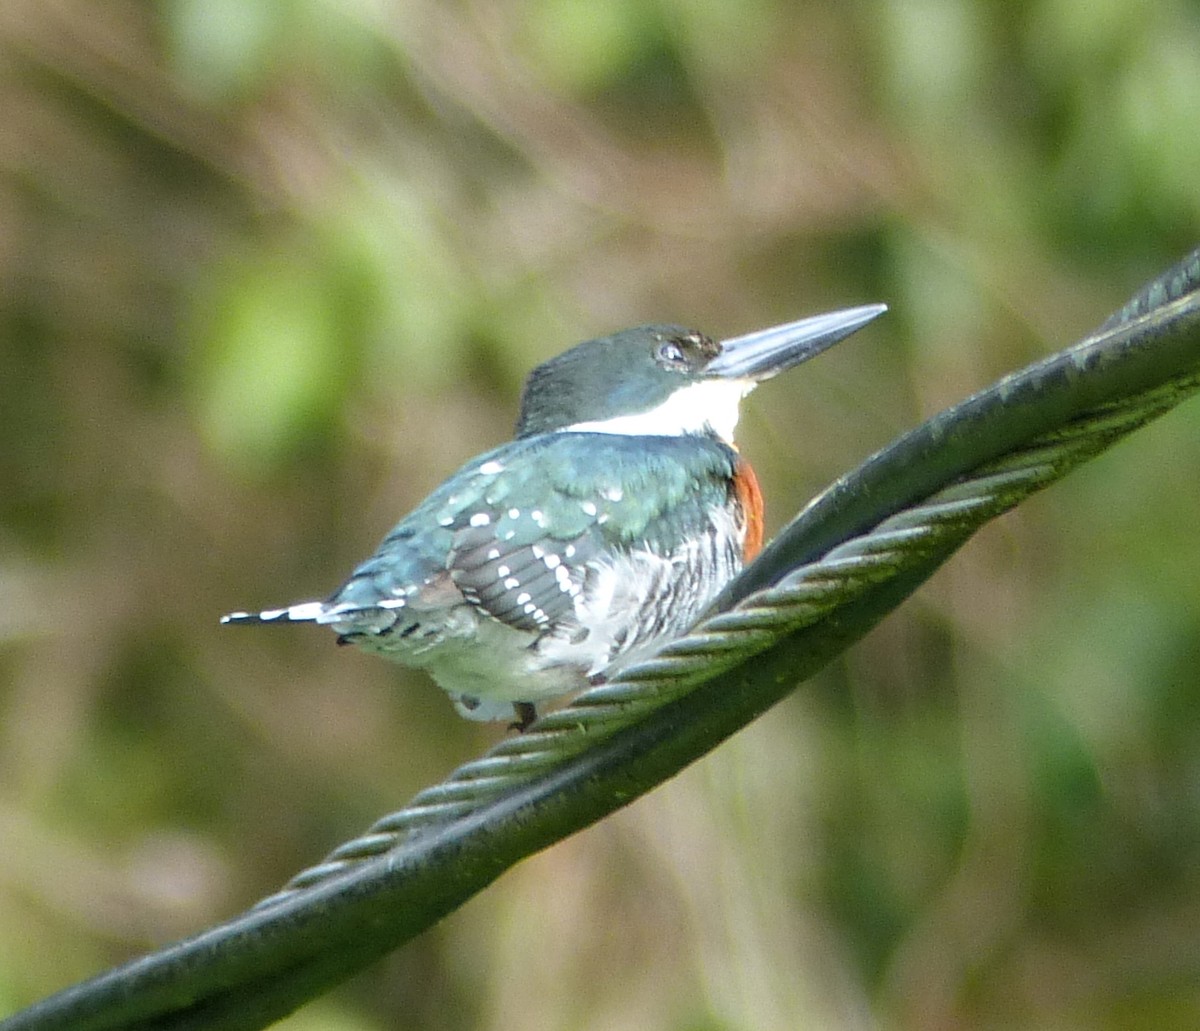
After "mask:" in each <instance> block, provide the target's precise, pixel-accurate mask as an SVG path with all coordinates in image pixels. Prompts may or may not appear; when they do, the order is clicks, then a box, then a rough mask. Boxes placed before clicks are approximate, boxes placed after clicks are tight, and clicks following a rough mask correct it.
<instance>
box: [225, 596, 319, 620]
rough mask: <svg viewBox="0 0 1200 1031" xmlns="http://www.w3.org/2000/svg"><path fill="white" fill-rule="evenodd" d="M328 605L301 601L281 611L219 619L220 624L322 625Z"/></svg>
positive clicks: (240, 613)
mask: <svg viewBox="0 0 1200 1031" xmlns="http://www.w3.org/2000/svg"><path fill="white" fill-rule="evenodd" d="M328 614H329V605H328V604H326V603H325V602H323V601H302V602H300V603H299V604H297V605H288V606H287V607H286V608H282V609H264V610H263V611H262V612H231V613H229V615H227V616H222V617H221V622H222V623H289V622H290V623H324V622H327V618H326V617H327V616H328Z"/></svg>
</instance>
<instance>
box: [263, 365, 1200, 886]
mask: <svg viewBox="0 0 1200 1031" xmlns="http://www.w3.org/2000/svg"><path fill="white" fill-rule="evenodd" d="M1198 388H1200V373H1197V374H1194V375H1192V376H1190V377H1186V378H1183V379H1179V380H1175V381H1172V382H1171V383H1169V384H1167V385H1165V386H1161V387H1158V388H1156V389H1154V390H1149V391H1146V392H1144V393H1141V394H1138V395H1135V396H1133V397H1130V398H1126V399H1124V400H1122V401H1120V402H1118V403H1113V404H1106V405H1101V406H1099V407H1097V408H1096V409H1095V410H1093V411H1092V412H1089V413H1087V414H1086V415H1085V416H1083V417H1081V418H1078V419H1075V420H1073V421H1072V422H1070V423H1069V424H1067V425H1066V426H1065V427H1062V428H1059V429H1057V430H1055V431H1053V432H1051V433H1047V434H1045V435H1043V436H1041V437H1039V438H1037V439H1035V440H1033V441H1032V442H1030V443H1029V444H1028V445H1026V446H1024V447H1021V448H1018V449H1016V450H1014V451H1012V452H1010V453H1009V454H1007V455H1005V456H1003V457H1001V458H1000V459H997V460H996V461H993V462H989V463H987V464H986V465H983V466H981V467H980V468H979V469H978V470H977V471H976V472H975V473H973V474H972V475H969V476H967V477H964V478H962V479H960V480H959V481H958V482H956V483H954V484H952V485H950V486H948V487H946V488H944V489H942V490H939V491H937V492H936V493H935V494H933V495H931V496H930V497H928V498H927V499H925V500H924V501H923V502H920V503H919V504H916V505H913V506H911V507H908V508H905V509H902V510H901V511H899V512H897V513H896V514H894V515H892V516H890V517H889V518H887V519H884V520H883V521H882V522H880V523H879V524H877V525H876V526H875V527H874V528H873V529H871V530H869V531H868V532H866V533H863V534H859V535H856V536H853V537H851V538H850V539H848V540H847V541H845V542H844V543H842V544H840V545H838V546H837V547H835V548H833V549H831V550H830V551H829V552H827V553H826V554H825V555H824V556H823V557H822V558H820V559H819V560H817V561H814V562H810V563H807V564H805V565H802V566H800V567H799V568H797V569H795V570H794V571H792V572H791V573H789V574H787V575H786V576H785V577H783V579H782V580H781V581H780V582H779V583H778V584H777V585H776V586H773V587H768V588H766V589H763V590H760V591H757V592H755V593H753V594H751V595H749V596H748V597H747V598H746V599H745V600H743V601H742V602H740V603H738V604H737V605H736V606H734V607H733V608H732V609H729V610H728V611H723V612H718V613H716V614H714V615H710V616H708V617H707V618H704V619H701V620H700V622H698V623H697V624H696V626H695V627H694V628H693V629H692V630H691V631H690V632H688V633H687V634H685V635H684V636H682V637H679V638H675V639H673V640H671V641H669V642H667V643H665V644H664V645H663V646H662V647H660V648H659V649H658V650H657V651H656V652H655V653H654V654H653V655H652V656H651V657H650V658H648V659H646V660H645V661H642V662H639V663H636V664H634V665H631V666H629V667H627V668H626V669H623V670H621V671H620V672H619V673H618V674H617V675H616V676H615V677H614V678H613V679H612V680H610V681H608V682H607V683H605V684H602V685H600V686H598V687H593V688H591V689H589V690H587V691H585V692H584V693H582V694H580V695H579V696H578V697H577V698H575V699H574V700H573V701H572V702H571V703H570V704H569V705H567V706H565V707H564V708H562V709H559V710H557V711H556V712H552V713H550V714H549V715H547V716H544V717H542V718H541V719H539V720H538V721H537V722H536V723H535V724H534V725H533V727H531V728H530V729H529V730H528V731H527V732H526V733H524V734H522V735H520V736H517V737H511V738H508V739H506V740H504V741H502V742H500V743H499V744H497V745H495V746H494V747H493V748H492V749H490V750H489V751H488V752H486V753H485V754H484V755H483V756H481V757H480V758H478V759H475V760H473V761H471V762H468V763H466V764H465V765H463V766H460V767H459V768H458V769H457V770H455V771H454V772H453V773H452V774H450V776H449V777H447V778H446V780H444V781H443V782H442V783H440V784H436V785H434V786H432V787H429V788H426V789H425V790H423V791H421V792H420V793H419V794H417V795H416V796H415V797H414V798H413V799H412V801H411V802H409V804H408V805H407V806H405V807H404V808H403V809H400V810H398V811H397V812H394V813H391V814H389V815H388V816H385V817H383V818H382V819H380V820H378V821H377V822H376V823H375V824H373V825H372V826H371V827H370V828H369V829H368V830H367V831H366V833H364V834H362V835H361V836H359V837H357V838H354V839H352V840H350V841H347V842H346V843H345V844H343V845H341V846H339V847H338V848H337V849H335V850H334V851H333V852H331V853H330V854H329V855H328V856H327V857H326V858H325V859H324V860H323V861H322V862H321V863H319V864H317V865H316V866H313V867H310V868H308V869H307V870H304V871H302V872H301V873H299V874H297V875H296V876H295V877H293V878H292V880H291V881H289V882H288V883H287V884H286V885H285V886H284V887H283V889H281V890H280V891H279V892H277V893H276V894H274V895H271V896H269V897H267V898H265V899H263V900H262V901H261V902H259V903H258V906H257V907H256V908H263V907H266V906H270V905H273V904H275V903H277V902H281V901H283V900H284V899H287V898H291V897H292V896H294V895H295V894H296V893H297V892H300V891H303V890H305V889H307V888H310V887H312V886H314V885H317V884H319V883H321V882H323V881H325V880H327V879H329V878H330V877H334V876H336V875H338V874H341V873H344V872H345V871H346V870H348V869H349V868H351V867H352V866H354V865H355V864H356V863H359V862H362V861H364V860H368V859H372V858H374V857H376V856H379V855H381V854H383V853H385V852H388V851H390V850H391V849H393V848H396V847H398V846H400V845H402V844H403V843H404V842H405V841H406V840H408V839H409V838H410V837H411V836H413V835H415V834H417V833H420V832H421V831H423V830H426V829H428V828H430V827H434V826H443V825H445V824H447V823H450V822H452V821H454V820H458V819H461V818H463V817H465V816H467V815H469V814H471V813H473V812H475V811H476V810H478V809H479V808H480V807H481V806H484V805H486V804H488V803H489V802H492V801H494V800H495V799H496V798H498V797H500V796H501V795H503V794H505V793H506V792H509V791H511V790H513V789H514V788H516V787H518V786H519V785H523V784H526V783H528V782H530V781H531V780H533V779H535V778H536V777H539V776H542V775H544V774H546V773H548V772H550V771H551V770H553V769H554V768H555V767H557V766H558V765H559V764H560V763H562V762H563V761H564V760H566V759H568V758H569V757H571V756H573V755H576V754H578V753H580V752H582V751H583V750H585V749H587V748H589V747H591V746H593V745H595V744H596V743H597V742H599V741H602V740H604V739H606V738H608V737H611V736H612V735H613V734H615V733H617V732H618V731H620V730H622V729H623V728H625V727H627V726H630V725H631V724H633V723H635V722H637V721H638V720H640V719H641V718H643V717H644V716H646V715H647V714H648V713H650V712H652V711H654V710H656V709H659V708H661V707H663V706H665V705H668V704H670V703H671V702H672V701H674V700H675V699H677V698H679V697H680V696H681V695H683V694H685V693H686V692H687V691H688V690H689V689H690V688H691V687H692V686H693V685H695V684H696V683H697V682H698V681H700V680H702V679H708V678H710V677H711V676H712V675H713V674H714V673H716V672H718V671H720V670H722V669H726V668H729V667H731V666H734V665H736V664H738V663H739V662H744V661H745V660H746V659H748V658H751V657H753V656H754V655H756V654H758V653H760V652H763V651H765V650H766V649H767V648H769V647H771V646H772V645H773V644H774V643H775V642H776V641H778V640H779V639H780V638H782V637H784V636H785V635H788V634H791V633H794V632H795V631H797V630H799V629H802V628H803V627H805V626H809V625H811V624H813V623H816V622H818V621H819V620H820V619H822V618H824V617H825V616H826V615H828V614H829V613H830V612H831V611H832V610H833V609H835V608H838V607H839V606H842V605H845V604H846V603H848V602H849V601H852V600H853V599H854V598H855V597H857V596H858V595H859V594H861V592H862V591H863V590H864V589H865V588H867V587H869V586H871V585H872V584H875V583H878V582H880V581H882V580H886V579H888V578H889V577H892V576H894V575H895V574H896V573H897V572H898V571H899V570H901V569H902V568H904V567H906V566H909V565H911V564H912V561H913V559H914V558H915V557H917V556H919V555H926V556H933V555H947V554H949V553H950V552H952V551H954V550H955V549H956V548H958V547H959V546H960V545H961V544H962V543H963V542H965V541H966V540H967V538H968V537H970V536H971V534H972V533H974V532H975V530H977V529H978V528H979V527H980V526H982V525H983V524H984V523H985V522H987V521H988V520H990V519H992V518H994V517H995V516H997V515H1000V514H1001V513H1003V512H1006V511H1007V510H1008V509H1010V508H1013V507H1014V506H1015V505H1017V504H1018V503H1019V502H1021V501H1022V500H1023V499H1024V498H1026V497H1028V496H1029V495H1030V494H1033V493H1034V492H1036V491H1038V490H1041V489H1042V488H1044V487H1046V486H1048V485H1049V484H1050V483H1052V482H1054V481H1055V480H1057V479H1059V478H1060V477H1061V476H1063V475H1064V474H1065V473H1066V472H1068V471H1069V470H1070V469H1072V468H1074V467H1075V466H1076V465H1079V464H1080V463H1081V462H1083V461H1086V460H1087V459H1088V458H1091V457H1092V456H1093V455H1095V454H1097V453H1098V452H1100V451H1103V450H1104V449H1105V448H1107V447H1109V446H1110V445H1111V444H1113V443H1114V442H1115V441H1117V440H1119V439H1120V438H1121V437H1123V436H1125V435H1126V434H1128V433H1130V432H1132V431H1133V430H1135V429H1137V428H1138V427H1139V426H1141V425H1143V424H1144V423H1146V422H1148V421H1150V420H1151V419H1153V418H1154V417H1156V416H1157V415H1160V414H1161V413H1162V412H1164V411H1166V410H1168V409H1170V408H1172V407H1173V406H1174V405H1176V404H1177V403H1178V402H1179V401H1180V400H1181V399H1182V398H1183V397H1185V396H1187V395H1188V394H1190V393H1192V392H1194V391H1195V390H1196V389H1198Z"/></svg>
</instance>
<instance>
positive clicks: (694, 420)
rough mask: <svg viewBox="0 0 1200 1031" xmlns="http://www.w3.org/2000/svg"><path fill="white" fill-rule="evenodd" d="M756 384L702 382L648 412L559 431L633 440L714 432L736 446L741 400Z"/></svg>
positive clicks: (743, 381)
mask: <svg viewBox="0 0 1200 1031" xmlns="http://www.w3.org/2000/svg"><path fill="white" fill-rule="evenodd" d="M756 385H757V384H755V382H754V380H750V379H705V380H700V381H699V382H697V383H691V384H689V385H688V386H686V387H683V388H682V389H680V390H677V391H675V393H673V394H672V395H671V396H670V397H668V398H667V399H666V400H665V401H664V402H663V403H662V404H660V405H658V406H656V407H654V408H649V409H647V410H646V411H644V412H636V413H634V414H633V415H617V416H614V417H613V418H611V419H595V420H592V421H589V422H577V423H574V424H572V425H570V426H564V427H563V428H562V429H561V430H560V431H559V432H560V433H616V434H620V435H624V436H629V437H683V436H686V435H688V434H701V433H707V432H711V433H715V434H716V435H717V436H718V437H719V438H720V439H721V440H723V441H724V442H725V443H726V444H732V443H733V431H734V430H735V429H736V428H737V423H738V414H739V412H738V408H739V405H740V404H741V400H742V398H744V397H745V396H746V395H747V394H748V393H750V391H751V390H753V389H754V388H755V386H756Z"/></svg>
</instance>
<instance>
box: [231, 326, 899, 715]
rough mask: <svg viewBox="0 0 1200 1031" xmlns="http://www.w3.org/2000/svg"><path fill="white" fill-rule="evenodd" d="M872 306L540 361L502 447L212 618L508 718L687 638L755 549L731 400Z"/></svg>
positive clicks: (753, 490) (604, 345)
mask: <svg viewBox="0 0 1200 1031" xmlns="http://www.w3.org/2000/svg"><path fill="white" fill-rule="evenodd" d="M884 311H886V306H885V305H882V304H874V305H865V306H862V307H858V308H850V309H847V310H844V311H838V312H833V313H830V314H825V315H817V316H813V317H811V318H807V319H802V320H800V321H799V322H791V323H788V324H786V325H782V326H776V327H774V328H772V329H766V330H761V331H759V332H755V333H749V334H746V335H745V336H739V337H734V338H732V339H729V340H724V341H721V342H717V341H714V340H712V339H711V338H709V337H707V336H705V335H704V334H703V333H699V332H696V331H695V330H691V329H684V328H683V327H681V326H672V325H649V326H639V327H637V328H635V329H627V330H624V331H622V332H619V333H614V334H613V335H611V336H607V337H601V338H600V339H597V340H588V341H586V342H584V343H582V344H579V345H577V346H575V347H573V348H571V349H570V350H569V351H566V352H565V353H563V354H560V355H559V356H558V357H556V358H552V359H550V360H549V361H547V362H545V363H544V364H542V365H540V366H538V367H537V368H536V369H534V371H533V372H532V374H531V375H530V376H529V379H528V380H527V382H526V384H525V388H524V390H523V392H522V396H521V408H520V416H519V418H518V420H517V426H516V435H515V438H514V439H513V440H512V441H510V442H509V443H507V444H503V445H501V446H500V447H498V448H496V449H495V450H493V451H489V452H487V453H486V454H483V455H480V456H479V457H477V458H474V459H472V460H471V461H469V462H468V463H467V464H466V465H464V466H463V467H462V468H461V469H459V471H458V472H456V473H455V474H454V475H453V476H451V477H450V478H449V479H448V480H446V482H445V483H443V484H442V485H441V486H440V487H438V488H437V489H436V490H435V491H434V492H433V493H432V494H430V495H429V497H428V498H426V499H425V500H424V501H423V502H422V503H421V504H420V505H418V506H417V507H416V508H415V509H414V510H413V511H412V512H411V513H410V514H409V515H408V516H406V517H405V518H404V519H402V520H401V521H400V522H399V523H398V524H397V525H396V527H395V528H394V529H393V530H392V531H391V533H389V534H388V535H387V536H386V537H385V538H384V540H383V543H382V544H380V546H379V549H378V550H377V551H376V552H375V554H374V555H372V556H371V557H370V558H369V559H367V560H366V561H365V562H363V563H362V564H361V565H360V566H358V568H357V569H355V570H354V571H353V572H352V573H351V574H350V578H349V579H348V580H347V581H346V582H345V583H344V584H343V585H342V586H341V587H340V588H338V590H336V591H335V592H334V593H333V594H332V595H331V596H330V597H329V599H328V600H326V601H307V602H300V603H299V604H295V605H289V606H287V607H285V608H277V609H266V610H265V611H262V612H257V613H252V612H233V613H231V614H229V615H227V616H225V617H224V618H223V619H222V622H223V623H275V622H288V621H292V622H310V623H320V624H324V625H326V626H329V627H331V628H332V629H333V630H334V632H335V633H336V634H337V635H338V643H340V644H355V645H358V646H359V647H360V648H363V649H365V650H367V651H371V652H377V653H379V654H380V655H383V656H384V657H386V658H388V659H392V660H394V661H396V662H400V663H403V664H404V665H407V666H414V667H418V668H421V669H425V670H427V671H428V672H429V674H430V675H431V676H432V677H433V679H434V680H435V681H437V683H438V684H440V685H441V686H442V687H443V688H444V689H445V690H446V692H447V693H448V694H449V695H450V697H451V699H453V701H454V703H455V705H456V706H457V708H458V710H459V712H460V713H462V714H463V715H464V716H466V717H468V718H470V719H477V720H500V719H511V718H512V715H513V713H514V712H515V713H516V724H515V726H517V727H518V728H521V729H523V728H524V727H525V726H527V725H528V724H529V723H530V722H532V720H533V719H534V718H536V715H537V710H536V708H535V706H536V705H537V704H538V703H541V702H544V701H546V700H548V699H552V698H557V697H559V696H562V695H566V694H569V693H572V692H575V691H578V690H579V689H581V688H583V687H586V686H588V685H589V684H595V683H599V682H601V681H603V680H604V679H606V678H607V677H610V676H611V675H612V674H613V672H614V671H615V670H617V669H619V668H620V667H621V666H623V665H626V664H628V663H630V662H633V661H635V660H636V659H637V658H639V657H640V656H643V655H644V654H645V653H646V652H647V650H648V649H649V647H650V646H651V645H653V644H655V643H657V642H659V641H661V640H662V639H663V638H666V637H670V636H673V635H677V634H679V633H682V632H683V631H684V630H686V629H687V628H688V627H689V626H690V625H691V624H692V623H693V622H694V621H695V620H696V618H697V617H698V616H699V615H700V614H701V613H702V612H703V611H704V609H705V608H706V607H707V606H708V604H709V602H711V601H712V600H713V598H714V597H715V596H716V595H717V593H718V592H719V591H720V589H721V588H722V587H723V586H724V585H725V584H726V583H727V582H728V580H729V579H730V578H731V577H733V576H735V575H736V574H737V573H738V572H739V571H740V570H741V569H742V567H743V565H744V564H745V563H747V562H749V561H750V560H751V559H753V558H754V556H755V555H756V554H757V553H758V551H759V549H760V548H761V546H762V538H763V508H762V494H761V492H760V491H759V487H758V481H757V479H756V477H755V475H754V471H753V470H752V469H751V467H750V464H749V463H748V462H747V461H746V460H745V459H744V458H743V457H742V456H741V454H740V453H739V452H738V450H737V448H736V447H735V446H734V442H733V431H734V427H735V426H736V425H737V421H738V409H739V405H740V402H741V401H742V399H743V398H744V397H745V396H746V395H747V394H748V393H750V391H751V390H753V389H754V387H755V386H757V385H758V384H759V383H761V382H762V381H763V380H766V379H769V378H770V377H772V376H774V375H776V374H777V373H779V372H782V371H783V370H784V369H788V368H791V367H792V366H795V365H798V364H799V363H800V362H802V361H805V360H806V359H808V358H811V357H813V356H814V355H816V354H819V353H820V352H821V351H824V350H825V349H826V348H828V347H831V346H832V345H833V344H835V343H837V342H838V341H839V340H842V339H844V338H845V337H847V336H849V335H850V334H851V333H853V332H855V331H856V330H857V329H859V328H861V327H862V326H864V325H866V324H867V323H868V322H870V321H871V320H872V319H874V318H875V317H876V316H878V315H880V314H882V313H883V312H884Z"/></svg>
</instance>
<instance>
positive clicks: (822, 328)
mask: <svg viewBox="0 0 1200 1031" xmlns="http://www.w3.org/2000/svg"><path fill="white" fill-rule="evenodd" d="M885 311H887V305H886V304H864V305H862V306H861V307H859V308H846V309H844V310H843V311H833V312H829V313H827V314H825V315H813V316H811V317H809V318H807V319H801V320H800V321H799V322H788V323H785V324H784V325H782V326H775V327H773V328H771V329H760V330H758V331H756V332H754V333H747V334H746V335H745V336H740V337H733V338H732V339H730V340H722V341H721V353H720V354H718V355H717V356H716V357H715V358H714V359H713V360H712V361H711V362H709V363H708V365H706V366H705V368H704V374H705V375H706V376H719V377H721V378H722V379H749V380H754V381H755V382H756V383H757V382H762V381H763V380H765V379H770V378H771V377H772V376H775V375H777V374H779V373H781V372H783V371H784V370H785V369H790V368H792V366H794V365H799V364H800V363H801V362H806V361H808V359H809V358H813V357H815V356H816V355H818V354H820V353H821V352H822V351H824V350H827V349H828V348H830V347H832V346H833V345H834V344H836V343H837V342H838V341H839V340H845V339H846V337H848V336H849V335H850V334H851V333H854V332H856V331H857V330H860V329H862V327H863V326H865V325H866V324H867V323H868V322H870V321H871V320H872V319H875V318H878V317H879V316H880V315H882V314H883V313H884V312H885Z"/></svg>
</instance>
